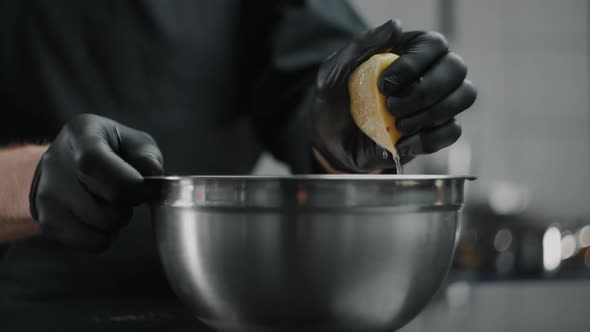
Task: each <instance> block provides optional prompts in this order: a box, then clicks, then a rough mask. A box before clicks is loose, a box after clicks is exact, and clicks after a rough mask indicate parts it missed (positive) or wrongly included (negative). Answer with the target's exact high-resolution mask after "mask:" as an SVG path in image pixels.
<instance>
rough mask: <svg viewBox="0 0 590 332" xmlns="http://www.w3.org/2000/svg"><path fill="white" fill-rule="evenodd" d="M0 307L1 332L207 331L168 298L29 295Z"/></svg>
mask: <svg viewBox="0 0 590 332" xmlns="http://www.w3.org/2000/svg"><path fill="white" fill-rule="evenodd" d="M49 303H50V304H49ZM6 308H10V309H6ZM2 310H4V311H0V330H1V331H3V332H12V331H15V332H17V331H18V332H37V331H39V332H41V331H43V332H45V331H59V332H74V331H75V332H80V331H84V332H98V331H101V332H102V331H104V332H107V331H108V332H118V331H121V332H134V331H142V332H149V331H158V332H162V331H166V332H184V331H187V332H188V331H190V332H211V330H210V329H208V328H207V327H205V326H204V325H202V324H201V323H200V322H199V321H198V320H197V319H195V318H194V317H193V316H192V315H191V314H190V313H189V312H188V311H187V310H186V308H185V307H184V306H182V305H181V304H180V303H179V302H178V301H176V300H175V299H172V298H154V297H133V298H130V297H127V298H116V299H113V298H105V299H104V300H101V299H98V300H97V299H96V298H93V299H92V301H84V300H80V299H76V298H70V299H68V298H64V299H61V300H55V299H52V301H50V302H47V301H44V299H29V300H27V301H22V302H17V303H11V304H10V305H8V306H3V309H2Z"/></svg>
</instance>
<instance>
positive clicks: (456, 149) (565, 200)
mask: <svg viewBox="0 0 590 332" xmlns="http://www.w3.org/2000/svg"><path fill="white" fill-rule="evenodd" d="M352 3H353V4H354V5H355V6H356V7H357V8H358V10H359V12H360V13H362V14H363V15H364V17H365V18H366V20H367V22H368V23H369V24H370V25H372V26H376V25H379V24H381V23H383V22H384V21H386V20H388V19H390V18H391V17H392V16H393V17H395V18H399V19H401V21H402V23H403V25H404V28H405V29H406V30H413V29H420V30H422V29H432V30H437V31H441V32H442V33H443V34H445V35H446V36H447V37H448V39H449V41H450V44H451V48H452V49H453V50H455V51H457V52H458V53H459V54H461V55H462V56H463V57H464V59H465V61H466V63H467V64H468V66H469V70H470V72H469V78H470V79H471V80H473V81H474V82H475V84H476V86H477V87H478V89H479V99H478V101H477V104H476V105H475V106H474V107H473V108H472V109H471V110H470V111H468V112H466V114H464V115H461V116H460V120H461V123H462V124H463V133H464V134H463V137H462V138H461V140H460V141H459V142H458V143H457V144H455V145H453V147H452V148H450V149H448V150H446V151H443V152H440V153H437V154H436V155H434V156H430V157H426V158H420V159H419V160H416V161H414V162H412V163H411V164H410V165H408V166H407V167H406V168H405V169H404V171H405V172H406V173H408V174H412V173H431V174H432V173H435V174H436V173H438V174H443V173H449V174H461V175H465V174H471V175H475V176H477V177H478V180H477V181H476V182H473V183H471V184H469V187H468V194H467V198H468V202H467V205H466V207H465V209H464V215H463V220H462V229H461V235H460V237H459V239H458V241H459V243H458V249H457V253H456V258H455V263H454V266H453V269H452V271H451V274H450V277H449V280H448V281H447V285H445V287H444V288H443V289H441V291H440V292H439V294H438V296H437V298H436V299H435V300H434V301H433V302H432V303H431V305H430V306H429V308H428V309H427V310H426V311H425V312H424V313H423V314H421V315H420V316H419V317H418V318H417V319H416V320H414V321H413V322H412V323H411V324H410V325H409V326H407V327H406V328H404V329H403V330H402V331H404V332H413V331H457V330H462V331H536V332H543V331H585V332H587V331H590V314H589V313H590V279H589V278H588V277H589V276H590V194H589V193H588V189H589V188H590V100H589V99H590V97H589V95H590V2H588V1H587V0H559V1H555V0H395V1H391V0H354V1H352ZM286 172H287V171H286V168H285V167H283V166H282V165H280V164H278V163H276V162H275V161H274V160H273V159H272V158H271V157H269V156H264V157H263V158H262V159H261V160H260V161H259V163H258V166H257V169H256V173H259V174H283V173H286Z"/></svg>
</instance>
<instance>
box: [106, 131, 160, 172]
mask: <svg viewBox="0 0 590 332" xmlns="http://www.w3.org/2000/svg"><path fill="white" fill-rule="evenodd" d="M115 128H116V131H117V135H118V141H119V155H120V156H121V158H123V160H125V161H126V162H127V163H129V165H131V166H132V167H133V168H135V169H136V170H137V171H138V172H139V173H140V174H141V175H143V176H157V175H163V174H164V158H163V157H162V153H161V152H160V149H159V148H158V144H157V143H156V141H155V140H154V139H153V137H152V136H151V135H149V134H148V133H146V132H143V131H139V130H136V129H133V128H129V127H126V126H123V125H119V126H117V127H115Z"/></svg>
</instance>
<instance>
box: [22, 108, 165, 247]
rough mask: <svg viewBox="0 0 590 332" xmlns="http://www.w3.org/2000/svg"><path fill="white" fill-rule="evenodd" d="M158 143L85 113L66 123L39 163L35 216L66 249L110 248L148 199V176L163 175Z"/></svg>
mask: <svg viewBox="0 0 590 332" xmlns="http://www.w3.org/2000/svg"><path fill="white" fill-rule="evenodd" d="M162 174H163V158H162V154H161V153H160V150H159V149H158V146H157V144H156V142H155V141H154V139H153V138H152V137H151V136H150V135H148V134H146V133H144V132H141V131H138V130H135V129H131V128H129V127H126V126H123V125H121V124H119V123H117V122H115V121H113V120H110V119H106V118H103V117H100V116H96V115H90V114H83V115H79V116H77V117H75V118H74V119H73V120H71V121H70V122H69V123H68V124H67V125H65V126H64V127H63V128H62V130H61V132H60V133H59V135H58V136H57V137H56V139H55V140H54V141H53V143H51V145H50V146H49V149H48V150H47V152H45V154H44V155H43V157H42V158H41V161H40V162H39V164H38V166H37V170H36V172H35V176H34V178H33V184H32V186H31V192H30V207H31V215H32V216H33V218H34V219H35V220H37V221H39V223H40V225H41V228H42V230H43V233H44V234H45V235H46V236H48V237H51V238H54V239H56V240H58V241H59V242H61V243H64V244H66V245H70V246H75V247H81V248H85V249H88V250H91V251H100V250H103V249H105V248H106V247H107V246H108V245H109V243H110V242H111V240H112V237H113V235H114V234H115V233H116V232H117V231H118V230H119V229H120V228H121V227H122V226H124V225H125V224H126V223H127V222H128V221H129V220H130V218H131V215H132V208H133V206H134V205H137V204H140V203H142V202H145V200H146V199H147V198H148V197H147V196H146V194H147V192H148V191H146V190H143V189H142V183H143V176H147V175H162Z"/></svg>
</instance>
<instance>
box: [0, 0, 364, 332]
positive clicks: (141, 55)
mask: <svg viewBox="0 0 590 332" xmlns="http://www.w3.org/2000/svg"><path fill="white" fill-rule="evenodd" d="M364 29H365V26H364V24H363V23H362V22H361V20H359V18H358V16H357V15H356V14H355V12H354V11H353V10H352V9H351V8H350V7H349V6H348V4H347V3H346V2H345V1H339V0H315V1H286V0H285V1H271V0H268V1H266V2H265V1H238V0H215V1H204V0H203V1H197V0H186V1H181V0H174V1H173V0H166V1H162V0H143V1H130V0H129V1H126V0H100V1H99V0H96V1H77V0H61V1H55V0H52V1H49V0H46V1H42V0H0V116H1V118H0V119H1V121H0V144H2V145H7V144H12V143H21V142H25V143H26V142H36V143H43V142H50V141H51V140H52V139H53V137H55V135H56V134H57V133H58V132H59V130H60V128H61V127H62V126H63V124H64V123H65V122H67V121H68V119H70V118H71V117H72V116H75V115H76V114H80V113H95V114H99V115H102V116H106V117H109V118H112V119H114V120H116V121H119V122H121V123H123V124H125V125H127V126H130V127H133V128H137V129H139V130H143V131H146V132H149V133H150V134H151V135H152V136H153V137H154V138H155V139H156V141H157V142H158V145H159V146H160V148H161V150H162V153H163V155H164V159H165V168H166V173H167V174H202V175H207V174H248V173H249V172H250V171H251V169H252V167H253V165H254V163H255V161H256V160H257V158H258V156H259V154H260V152H261V151H262V149H268V150H270V151H271V152H273V153H274V155H275V156H276V157H277V158H279V159H281V160H283V161H285V162H286V163H288V164H289V165H290V166H291V169H292V170H293V171H294V172H299V173H302V172H309V170H310V167H311V166H310V164H311V162H310V160H311V159H310V154H309V151H310V147H309V143H308V142H307V141H306V140H305V135H302V134H301V133H302V130H305V129H304V123H305V109H304V107H303V106H302V100H303V99H304V96H305V95H306V92H307V91H308V89H309V87H310V86H311V84H312V82H313V78H314V73H315V70H316V69H317V66H318V64H319V63H320V61H321V60H322V59H323V58H324V57H326V56H327V55H329V54H330V53H331V52H333V51H335V50H336V49H337V48H339V47H341V46H342V45H343V44H344V43H345V42H346V41H348V40H349V39H350V38H352V36H354V35H355V34H357V33H358V32H360V31H363V30H364ZM298 126H301V128H299V127H298ZM201 328H202V325H200V323H198V322H197V321H196V320H194V319H192V317H191V314H190V313H188V312H187V311H186V309H185V308H184V307H183V306H182V305H181V304H180V303H178V301H177V300H176V298H175V297H174V296H173V294H172V293H171V291H170V289H169V287H168V283H167V281H166V279H165V276H164V274H163V271H162V269H161V266H160V263H159V259H158V255H157V251H156V248H155V244H154V238H153V233H152V230H151V224H150V219H149V214H148V211H147V209H146V207H140V208H138V209H136V211H135V215H134V218H133V220H132V221H131V223H130V225H129V226H128V227H126V228H125V229H124V230H123V231H122V232H121V233H120V234H119V235H118V237H117V239H116V240H115V242H114V244H113V246H112V247H111V248H110V249H109V250H108V251H106V252H105V253H102V254H98V255H97V254H88V253H84V252H77V251H73V250H72V249H70V248H66V247H63V246H61V245H60V244H58V243H54V242H51V241H50V240H47V239H45V238H43V237H36V238H31V239H26V240H20V241H14V242H13V243H10V244H9V245H8V246H5V247H4V248H3V253H2V257H1V258H0V330H1V331H37V330H39V331H81V330H83V331H99V330H100V331H102V330H104V331H140V330H141V331H152V330H153V331H156V330H157V331H162V330H166V331H185V330H186V331H198V330H200V329H201ZM203 331H206V329H204V328H203Z"/></svg>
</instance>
